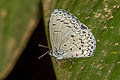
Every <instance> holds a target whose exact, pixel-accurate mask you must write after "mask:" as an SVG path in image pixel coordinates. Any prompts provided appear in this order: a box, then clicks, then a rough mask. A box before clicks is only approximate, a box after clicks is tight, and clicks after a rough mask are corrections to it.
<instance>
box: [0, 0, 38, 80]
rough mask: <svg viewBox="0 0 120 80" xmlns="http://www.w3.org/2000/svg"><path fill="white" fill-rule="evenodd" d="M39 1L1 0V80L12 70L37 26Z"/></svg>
mask: <svg viewBox="0 0 120 80" xmlns="http://www.w3.org/2000/svg"><path fill="white" fill-rule="evenodd" d="M38 2H40V1H39V0H30V1H29V0H0V80H3V79H4V78H5V77H6V76H7V75H8V74H9V72H10V71H11V70H12V68H13V66H14V65H15V63H16V61H17V59H18V58H19V56H20V54H21V52H22V50H23V49H24V47H25V45H26V44H27V41H28V39H29V37H30V35H31V33H32V31H33V30H34V29H35V27H36V24H37V16H38V15H37V13H38V7H39V4H38Z"/></svg>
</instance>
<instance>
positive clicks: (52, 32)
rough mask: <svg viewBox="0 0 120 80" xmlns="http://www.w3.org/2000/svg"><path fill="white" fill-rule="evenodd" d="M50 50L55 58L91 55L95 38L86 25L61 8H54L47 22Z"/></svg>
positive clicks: (94, 46) (94, 47)
mask: <svg viewBox="0 0 120 80" xmlns="http://www.w3.org/2000/svg"><path fill="white" fill-rule="evenodd" d="M49 37H50V43H51V51H50V52H49V54H50V55H51V56H53V57H55V58H56V59H57V60H61V59H68V58H81V57H90V56H93V54H94V51H95V49H96V40H95V37H94V35H93V34H92V32H91V31H90V30H89V29H88V27H87V26H86V25H85V24H83V23H81V22H80V21H79V20H78V19H77V18H76V17H75V16H73V15H72V14H71V13H68V12H67V11H65V10H63V9H54V11H53V12H52V13H51V17H50V22H49Z"/></svg>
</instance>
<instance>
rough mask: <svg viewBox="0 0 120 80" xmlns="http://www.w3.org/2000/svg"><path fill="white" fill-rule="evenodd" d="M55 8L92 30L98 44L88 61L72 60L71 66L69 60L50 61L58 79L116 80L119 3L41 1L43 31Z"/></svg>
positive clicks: (119, 76) (119, 54) (119, 45)
mask: <svg viewBox="0 0 120 80" xmlns="http://www.w3.org/2000/svg"><path fill="white" fill-rule="evenodd" d="M54 8H58V9H64V10H66V11H68V12H70V13H72V14H73V15H74V16H76V17H77V18H78V19H79V20H80V21H81V22H82V23H84V24H86V25H87V26H88V27H89V29H91V31H92V32H93V34H94V36H95V38H96V41H97V47H96V51H95V53H94V56H92V57H90V58H79V59H71V60H72V62H74V64H72V62H70V61H69V60H60V61H58V64H56V62H55V59H54V58H52V61H53V65H54V70H55V72H56V76H57V80H119V79H120V58H119V57H120V0H44V1H43V11H44V19H45V25H46V31H47V30H48V29H47V28H48V27H47V26H48V20H49V17H50V14H51V12H52V10H53V9H54ZM47 34H48V32H47Z"/></svg>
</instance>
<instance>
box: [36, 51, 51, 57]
mask: <svg viewBox="0 0 120 80" xmlns="http://www.w3.org/2000/svg"><path fill="white" fill-rule="evenodd" d="M48 53H50V51H47V52H46V53H45V54H43V55H41V56H40V57H38V59H41V58H42V57H44V56H45V55H46V54H48Z"/></svg>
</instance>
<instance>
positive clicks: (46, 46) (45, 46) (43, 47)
mask: <svg viewBox="0 0 120 80" xmlns="http://www.w3.org/2000/svg"><path fill="white" fill-rule="evenodd" d="M38 46H39V47H43V48H48V47H47V46H44V45H41V44H39V45H38ZM48 49H49V48H48Z"/></svg>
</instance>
